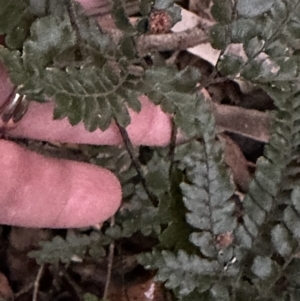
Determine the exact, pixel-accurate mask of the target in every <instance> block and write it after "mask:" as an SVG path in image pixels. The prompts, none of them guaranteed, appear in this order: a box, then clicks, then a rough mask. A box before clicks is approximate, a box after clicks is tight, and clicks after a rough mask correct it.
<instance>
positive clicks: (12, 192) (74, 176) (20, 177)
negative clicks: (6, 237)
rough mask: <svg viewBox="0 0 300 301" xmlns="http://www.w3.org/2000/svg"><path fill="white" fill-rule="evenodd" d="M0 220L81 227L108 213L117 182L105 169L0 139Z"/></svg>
mask: <svg viewBox="0 0 300 301" xmlns="http://www.w3.org/2000/svg"><path fill="white" fill-rule="evenodd" d="M0 153H1V157H0V181H1V185H0V207H1V210H0V223H2V224H10V225H16V226H23V227H40V228H44V227H46V228H63V227H69V228H71V227H85V226H90V225H93V224H96V223H99V222H103V221H105V220H106V219H108V218H109V217H110V216H112V215H113V214H114V213H115V212H116V211H117V209H118V207H119V205H120V202H121V186H120V183H119V181H118V180H117V178H116V177H115V176H114V175H113V174H112V173H111V172H110V171H108V170H105V169H101V168H98V167H96V166H93V165H90V164H86V163H79V162H72V161H68V160H59V159H53V158H47V157H43V156H41V155H39V154H37V153H35V152H31V151H28V150H26V149H24V148H22V147H20V146H18V145H16V144H14V143H12V142H9V141H5V140H0Z"/></svg>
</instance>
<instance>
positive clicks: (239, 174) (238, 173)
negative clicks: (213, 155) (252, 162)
mask: <svg viewBox="0 0 300 301" xmlns="http://www.w3.org/2000/svg"><path fill="white" fill-rule="evenodd" d="M218 138H219V140H220V141H221V142H222V144H223V145H224V146H225V154H224V155H225V158H224V159H225V162H226V164H227V165H228V166H229V167H230V169H231V171H232V174H233V179H234V182H235V183H236V185H237V186H238V187H239V188H240V189H241V190H242V191H243V192H247V191H248V186H249V183H250V181H251V175H250V173H249V171H248V162H247V160H246V158H245V156H244V154H243V153H242V151H241V150H240V148H239V146H238V145H237V144H236V143H235V142H234V141H233V140H232V139H231V138H230V137H229V136H228V135H226V134H224V133H222V134H218Z"/></svg>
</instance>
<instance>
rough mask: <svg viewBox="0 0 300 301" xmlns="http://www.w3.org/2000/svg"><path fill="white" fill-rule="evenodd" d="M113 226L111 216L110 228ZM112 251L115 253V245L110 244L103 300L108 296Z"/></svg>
mask: <svg viewBox="0 0 300 301" xmlns="http://www.w3.org/2000/svg"><path fill="white" fill-rule="evenodd" d="M114 225H115V217H114V216H112V217H111V218H110V226H111V227H113V226H114ZM114 251H115V243H114V242H111V243H110V245H109V253H108V264H107V275H106V282H105V287H104V292H103V300H107V296H108V289H109V285H110V281H111V274H112V266H113V260H114Z"/></svg>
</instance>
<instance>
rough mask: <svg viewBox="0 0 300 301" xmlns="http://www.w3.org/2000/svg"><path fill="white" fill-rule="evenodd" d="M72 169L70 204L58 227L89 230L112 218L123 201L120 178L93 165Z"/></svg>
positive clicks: (65, 208) (65, 209)
mask: <svg viewBox="0 0 300 301" xmlns="http://www.w3.org/2000/svg"><path fill="white" fill-rule="evenodd" d="M88 167H89V168H88ZM71 169H72V171H71V173H72V174H73V175H74V176H73V179H72V186H71V188H70V195H69V201H68V203H67V204H66V206H65V207H64V210H63V212H62V213H61V214H60V216H59V219H58V220H57V226H56V227H68V228H72V227H86V226H91V225H94V224H97V223H101V222H104V221H105V220H107V219H108V218H110V217H111V216H113V215H114V214H115V213H116V211H117V210H118V208H119V207H120V204H121V200H122V189H121V185H120V182H119V180H118V179H117V177H116V176H115V175H114V174H113V173H111V172H110V171H108V170H105V169H102V168H97V167H95V166H92V165H90V166H85V165H81V164H73V165H72V167H71Z"/></svg>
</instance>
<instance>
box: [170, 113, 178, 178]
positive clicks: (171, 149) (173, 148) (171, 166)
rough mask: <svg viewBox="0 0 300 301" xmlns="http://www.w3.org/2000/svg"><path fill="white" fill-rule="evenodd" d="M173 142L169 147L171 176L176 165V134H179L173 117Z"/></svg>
mask: <svg viewBox="0 0 300 301" xmlns="http://www.w3.org/2000/svg"><path fill="white" fill-rule="evenodd" d="M171 127H172V130H171V143H170V148H169V155H168V156H169V160H170V168H169V175H170V176H171V173H172V170H173V165H174V156H175V147H176V136H177V126H176V124H175V122H174V120H173V118H171Z"/></svg>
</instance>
